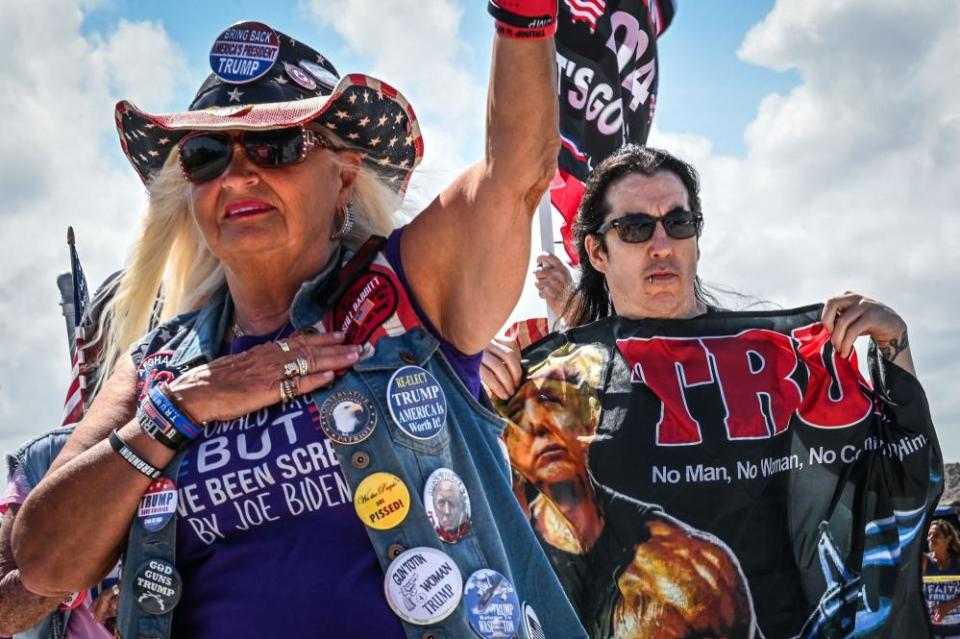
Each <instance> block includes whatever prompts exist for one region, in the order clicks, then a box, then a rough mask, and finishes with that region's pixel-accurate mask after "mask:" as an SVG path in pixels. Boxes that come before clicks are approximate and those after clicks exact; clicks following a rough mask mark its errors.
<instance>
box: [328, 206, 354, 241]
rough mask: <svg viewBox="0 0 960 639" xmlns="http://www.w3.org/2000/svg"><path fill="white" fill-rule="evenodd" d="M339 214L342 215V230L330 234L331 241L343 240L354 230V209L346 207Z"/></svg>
mask: <svg viewBox="0 0 960 639" xmlns="http://www.w3.org/2000/svg"><path fill="white" fill-rule="evenodd" d="M338 213H340V217H342V218H343V221H342V222H341V223H340V228H338V229H337V230H336V231H334V232H333V233H331V234H330V239H331V240H342V239H343V238H344V237H346V235H347V233H349V232H350V229H352V228H353V207H351V206H349V205H348V206H345V207H343V208H342V209H340V210H339V211H338Z"/></svg>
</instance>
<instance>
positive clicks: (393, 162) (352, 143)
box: [114, 21, 423, 193]
mask: <svg viewBox="0 0 960 639" xmlns="http://www.w3.org/2000/svg"><path fill="white" fill-rule="evenodd" d="M209 61H210V68H211V71H212V73H211V74H210V75H209V76H207V79H206V80H205V81H204V82H203V84H202V85H201V86H200V89H199V90H198V91H197V95H196V97H195V98H194V99H193V102H191V104H190V105H189V107H188V109H187V110H186V111H182V112H178V113H165V114H151V113H148V112H146V111H144V110H142V109H140V108H139V107H137V106H136V105H134V104H132V103H130V102H127V101H121V102H119V103H117V106H116V110H115V112H114V119H115V121H116V125H117V133H118V135H119V136H120V145H121V147H122V148H123V152H124V153H125V154H126V156H127V159H128V160H130V163H131V164H132V165H133V168H134V169H135V170H136V171H137V174H138V175H139V176H140V179H141V180H142V181H143V182H144V184H147V185H149V184H150V182H151V181H152V180H153V179H154V178H155V177H156V175H157V173H158V172H159V171H160V169H161V168H162V167H163V165H164V162H166V160H167V158H168V157H169V155H170V153H171V151H173V150H174V149H176V147H177V144H178V143H179V141H180V139H181V138H182V137H183V136H185V135H187V134H188V133H190V132H191V131H199V130H202V131H224V130H236V129H243V130H264V129H278V128H286V127H293V126H301V125H306V124H310V123H314V124H315V125H316V126H317V127H319V128H321V129H323V130H324V131H327V132H329V134H330V135H331V136H334V137H335V138H336V139H337V140H339V143H340V144H342V145H343V146H345V147H347V148H350V149H353V150H357V151H360V152H362V153H363V159H364V162H365V163H366V164H367V166H368V167H369V168H371V169H373V170H374V171H375V172H376V173H378V174H379V175H380V176H381V177H382V178H383V179H384V181H385V182H386V183H388V184H389V185H390V186H391V187H392V188H394V189H395V190H397V191H399V192H401V193H402V192H403V191H404V190H406V186H407V183H408V182H409V180H410V176H411V174H412V173H413V170H414V169H415V168H416V167H417V165H418V164H419V163H420V160H421V159H422V158H423V137H422V135H421V133H420V125H419V124H418V122H417V117H416V114H415V113H414V111H413V107H411V106H410V103H409V102H408V101H407V100H406V98H404V97H403V95H402V94H401V93H400V92H399V91H397V90H396V89H395V88H393V87H392V86H390V85H389V84H387V83H386V82H383V81H381V80H378V79H376V78H373V77H371V76H368V75H364V74H362V73H351V74H347V75H344V76H343V77H341V76H340V74H339V73H338V72H337V70H336V68H335V67H334V66H333V64H331V63H330V61H329V60H328V59H327V58H325V57H324V56H322V55H320V54H319V53H318V52H317V51H316V50H314V49H312V48H310V47H309V46H307V45H305V44H303V43H302V42H299V41H298V40H295V39H293V38H291V37H290V36H288V35H286V34H284V33H281V32H280V31H277V30H275V29H273V28H271V27H270V26H268V25H266V24H263V23H261V22H254V21H245V22H239V23H237V24H234V25H231V26H230V27H227V28H226V29H225V30H224V31H223V32H222V33H220V34H219V35H218V36H217V37H216V38H215V39H214V43H213V45H212V47H211V49H210V55H209Z"/></svg>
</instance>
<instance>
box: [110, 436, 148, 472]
mask: <svg viewBox="0 0 960 639" xmlns="http://www.w3.org/2000/svg"><path fill="white" fill-rule="evenodd" d="M108 439H109V440H110V447H111V448H113V450H114V451H116V453H117V454H118V455H120V456H121V457H123V459H124V461H126V462H127V463H128V464H130V465H131V466H133V467H134V468H135V469H137V471H139V472H140V473H142V474H143V475H146V476H147V477H149V478H150V479H157V478H158V477H160V469H159V468H157V467H156V466H153V465H152V464H151V463H150V462H148V461H147V460H145V459H144V458H142V457H141V456H140V455H138V454H136V453H135V452H133V449H132V448H130V447H129V446H127V445H126V444H125V443H124V441H123V440H122V439H120V436H119V435H117V431H116V429H114V430H113V431H112V432H111V433H110V437H109V438H108Z"/></svg>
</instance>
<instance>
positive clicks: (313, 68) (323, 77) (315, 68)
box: [298, 60, 340, 90]
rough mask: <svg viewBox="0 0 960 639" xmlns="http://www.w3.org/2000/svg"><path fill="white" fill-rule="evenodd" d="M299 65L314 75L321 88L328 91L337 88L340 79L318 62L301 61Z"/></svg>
mask: <svg viewBox="0 0 960 639" xmlns="http://www.w3.org/2000/svg"><path fill="white" fill-rule="evenodd" d="M298 64H299V65H300V66H301V67H303V68H304V69H305V70H306V71H307V72H308V73H309V74H310V75H312V76H313V77H314V79H315V80H316V81H317V82H319V83H320V86H322V87H325V88H326V89H327V90H330V89H333V87H335V86H337V82H339V81H340V78H338V77H337V76H335V75H334V74H333V73H331V72H330V71H329V70H327V69H326V68H324V67H323V66H321V65H319V64H317V63H316V62H310V60H301V61H300V62H299V63H298Z"/></svg>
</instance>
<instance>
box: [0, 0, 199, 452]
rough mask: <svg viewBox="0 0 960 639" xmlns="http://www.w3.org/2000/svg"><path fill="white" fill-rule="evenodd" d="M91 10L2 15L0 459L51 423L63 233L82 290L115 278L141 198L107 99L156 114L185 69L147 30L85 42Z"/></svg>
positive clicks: (62, 369)
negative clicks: (70, 231)
mask: <svg viewBox="0 0 960 639" xmlns="http://www.w3.org/2000/svg"><path fill="white" fill-rule="evenodd" d="M95 4H96V3H85V4H83V5H80V6H78V7H75V6H70V5H68V4H67V3H64V2H49V1H39V0H36V1H32V2H4V3H3V5H4V10H3V15H4V19H3V20H2V21H0V41H3V42H4V43H5V45H6V48H7V49H6V50H7V52H8V56H7V59H6V63H5V64H4V65H3V66H2V67H0V83H2V84H3V86H5V87H7V88H8V89H9V90H7V91H5V92H3V94H2V97H0V120H2V121H3V123H4V135H3V136H0V176H2V177H0V190H2V192H3V194H4V207H3V209H2V210H0V226H2V229H3V231H2V236H3V238H4V240H5V242H4V245H5V246H4V249H5V254H4V257H3V260H4V264H3V268H2V269H0V318H2V319H0V348H2V351H3V356H4V359H3V367H2V368H0V423H2V424H3V430H2V431H0V433H2V434H0V449H3V450H10V449H12V448H13V447H14V446H15V445H16V444H18V443H19V442H20V441H23V440H24V439H26V438H27V437H28V436H31V435H34V434H36V433H38V432H40V431H41V430H43V429H45V428H48V427H52V426H54V425H56V424H57V423H59V417H60V413H59V408H60V406H62V403H63V397H64V393H65V390H66V384H67V381H68V377H69V370H68V369H69V366H68V364H69V356H68V353H67V348H66V339H65V330H64V322H63V320H62V319H61V317H60V316H59V314H58V313H57V312H56V310H55V309H56V304H57V301H58V300H59V293H58V291H57V288H56V284H55V281H56V276H57V274H58V273H59V272H62V271H64V270H66V269H67V268H69V259H68V256H67V247H66V227H67V225H70V224H72V225H73V226H74V227H75V228H76V231H77V246H78V249H79V252H80V255H81V257H82V259H83V263H84V267H85V270H86V272H87V274H88V276H89V278H90V285H91V286H96V285H97V284H98V283H99V281H100V279H101V278H103V277H105V276H106V275H107V274H108V273H110V272H111V271H113V270H115V269H116V268H118V267H119V266H120V263H119V260H120V259H121V257H120V256H122V255H123V254H124V253H125V249H126V246H127V244H128V243H129V242H130V240H131V239H132V238H133V236H134V234H135V232H136V229H137V227H138V220H139V216H140V213H141V211H142V209H143V207H144V205H145V197H144V193H143V188H142V187H141V186H140V183H139V181H138V180H137V178H136V176H135V175H134V173H133V171H132V170H131V169H130V168H129V167H127V166H126V165H125V160H123V158H122V155H121V153H120V152H119V144H118V142H117V139H116V131H115V128H114V123H113V105H114V103H115V102H116V100H117V96H125V97H127V96H128V97H130V98H132V99H134V100H135V101H139V102H142V103H143V104H146V105H149V106H150V107H154V108H162V107H165V106H167V105H168V102H169V100H170V98H171V97H172V95H173V91H174V89H175V87H176V86H177V84H178V78H180V77H181V75H182V73H181V72H182V71H183V68H184V61H183V56H182V55H181V53H180V52H179V50H178V49H177V48H176V47H175V46H174V45H173V43H172V42H170V40H169V38H168V37H167V34H166V33H165V31H164V29H163V27H162V25H159V24H156V23H151V22H139V23H133V22H127V21H120V22H119V23H118V24H117V25H116V26H115V27H114V28H113V29H112V30H111V31H110V32H109V33H103V34H101V33H92V34H89V35H84V34H83V33H82V26H83V19H84V11H85V10H86V9H89V7H91V6H94V5H95ZM146 70H149V73H147V72H146Z"/></svg>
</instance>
